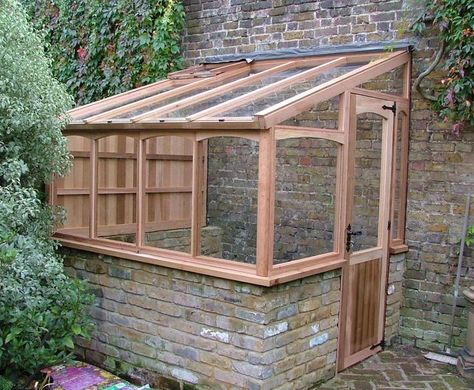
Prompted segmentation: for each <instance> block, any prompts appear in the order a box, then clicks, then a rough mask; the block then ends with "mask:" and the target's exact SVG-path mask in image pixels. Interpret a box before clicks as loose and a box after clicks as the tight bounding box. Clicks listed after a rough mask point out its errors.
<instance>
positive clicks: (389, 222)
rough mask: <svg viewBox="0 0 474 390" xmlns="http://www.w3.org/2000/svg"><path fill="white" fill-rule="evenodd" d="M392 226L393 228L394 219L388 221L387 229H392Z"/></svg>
mask: <svg viewBox="0 0 474 390" xmlns="http://www.w3.org/2000/svg"><path fill="white" fill-rule="evenodd" d="M391 228H392V221H388V224H387V230H390V229H391Z"/></svg>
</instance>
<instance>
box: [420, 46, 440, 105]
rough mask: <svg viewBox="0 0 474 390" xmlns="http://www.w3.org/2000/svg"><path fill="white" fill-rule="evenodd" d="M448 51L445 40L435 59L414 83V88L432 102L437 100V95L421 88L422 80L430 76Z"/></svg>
mask: <svg viewBox="0 0 474 390" xmlns="http://www.w3.org/2000/svg"><path fill="white" fill-rule="evenodd" d="M445 51H446V45H445V43H444V41H441V44H440V46H439V49H438V52H437V53H436V57H435V59H434V61H433V62H432V63H431V65H430V66H428V68H426V70H425V71H423V72H421V73H420V74H419V75H418V77H417V78H416V80H415V82H414V83H413V88H414V89H415V90H416V91H418V92H419V93H420V95H421V96H422V97H423V98H424V99H426V100H429V101H431V102H435V101H436V100H437V99H436V96H434V95H431V94H429V93H428V92H427V91H426V90H424V89H423V88H421V82H422V81H423V80H424V79H425V77H426V76H428V75H429V74H430V73H431V72H432V71H433V70H434V69H435V68H436V66H438V64H439V63H440V61H441V59H442V58H443V55H444V53H445Z"/></svg>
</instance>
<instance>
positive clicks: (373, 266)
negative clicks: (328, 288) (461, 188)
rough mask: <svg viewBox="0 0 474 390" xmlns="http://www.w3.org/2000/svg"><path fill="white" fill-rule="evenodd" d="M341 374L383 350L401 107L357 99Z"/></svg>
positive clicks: (353, 113) (352, 121) (352, 137)
mask: <svg viewBox="0 0 474 390" xmlns="http://www.w3.org/2000/svg"><path fill="white" fill-rule="evenodd" d="M351 105H352V107H351V118H350V126H349V127H350V133H349V147H348V149H347V151H348V172H347V177H346V179H347V189H348V196H347V202H346V203H347V204H346V208H347V209H346V212H347V223H348V225H347V227H346V245H345V255H346V258H347V259H348V263H347V265H346V266H345V267H344V269H343V287H342V294H343V295H342V308H341V317H340V321H341V322H340V328H339V332H340V334H339V336H340V338H339V343H340V344H339V357H338V369H339V370H343V369H345V368H347V367H349V366H351V365H353V364H355V363H358V362H360V361H361V360H363V359H365V358H367V357H369V356H371V355H373V354H375V353H377V352H378V351H380V350H381V348H382V345H383V332H384V319H385V296H386V294H385V291H386V285H387V270H388V244H389V236H390V235H389V231H390V193H391V191H390V187H391V172H392V154H393V151H392V145H393V133H394V118H395V111H396V104H395V103H394V102H393V101H386V100H381V99H375V98H371V97H366V96H362V95H352V97H351Z"/></svg>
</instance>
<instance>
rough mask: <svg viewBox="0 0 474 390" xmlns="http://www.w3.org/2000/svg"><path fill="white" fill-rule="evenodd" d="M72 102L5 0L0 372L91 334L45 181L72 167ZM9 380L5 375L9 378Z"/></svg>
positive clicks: (0, 53)
mask: <svg viewBox="0 0 474 390" xmlns="http://www.w3.org/2000/svg"><path fill="white" fill-rule="evenodd" d="M71 104H72V99H71V98H70V97H69V96H68V94H67V93H66V91H65V88H64V87H63V86H62V85H61V84H60V83H59V82H58V81H56V80H55V79H54V77H53V76H52V73H51V71H50V69H49V61H48V60H47V59H46V57H45V55H44V52H43V46H42V42H41V40H40V39H39V37H38V36H37V35H36V34H35V33H34V31H33V29H32V27H31V26H29V24H28V21H27V16H26V14H25V13H24V11H23V10H22V9H21V8H20V7H19V6H18V4H17V3H16V1H15V0H2V1H1V2H0V373H2V375H3V376H4V379H12V380H13V382H14V383H15V386H18V383H19V380H18V379H17V377H18V376H21V375H23V374H34V373H35V372H36V371H37V370H38V369H39V368H41V367H43V366H46V365H50V364H53V363H56V362H58V361H60V360H62V359H64V358H66V357H67V356H68V354H69V353H70V352H71V351H72V348H73V347H74V344H73V341H72V338H73V337H74V336H75V335H82V336H87V335H88V333H89V331H90V329H91V321H90V319H89V317H88V316H87V314H86V311H87V308H86V306H85V305H89V304H90V303H91V302H92V300H93V297H92V296H91V295H90V294H89V293H87V292H86V286H85V285H84V283H83V282H79V281H76V280H73V279H70V278H69V277H67V276H66V275H65V273H64V270H63V265H62V262H61V259H60V258H58V257H57V255H56V253H55V250H56V244H55V242H54V241H52V240H50V238H49V236H50V233H51V229H52V225H53V219H54V218H53V215H54V214H53V213H52V210H50V209H49V208H48V207H47V206H46V205H45V204H44V203H42V202H41V200H40V199H41V197H42V195H41V192H40V188H41V185H42V182H43V181H45V180H48V179H49V178H50V177H51V176H52V175H53V174H63V173H65V172H66V170H67V169H68V166H69V155H68V153H67V148H66V142H65V139H64V138H63V137H62V135H61V127H62V126H63V125H64V124H65V117H64V112H65V110H67V109H68V107H70V106H71ZM5 383H6V382H5Z"/></svg>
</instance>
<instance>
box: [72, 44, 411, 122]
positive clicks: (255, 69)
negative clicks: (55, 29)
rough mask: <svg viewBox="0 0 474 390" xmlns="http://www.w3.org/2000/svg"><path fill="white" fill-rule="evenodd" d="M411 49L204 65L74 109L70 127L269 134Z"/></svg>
mask: <svg viewBox="0 0 474 390" xmlns="http://www.w3.org/2000/svg"><path fill="white" fill-rule="evenodd" d="M407 56H408V53H407V51H406V50H402V51H397V52H392V53H386V52H379V53H374V52H370V53H354V54H347V53H346V54H341V55H324V56H312V57H311V56H310V57H298V58H285V59H272V60H259V61H252V62H247V61H237V62H232V63H223V64H204V65H198V66H193V67H191V68H188V69H185V70H182V71H179V72H174V73H171V74H169V75H168V77H167V79H165V80H160V81H158V82H156V83H153V84H150V85H148V86H144V87H141V88H137V89H134V90H131V91H128V92H125V93H122V94H119V95H116V96H113V97H110V98H107V99H104V100H101V101H98V102H95V103H91V104H88V105H85V106H82V107H78V108H76V109H73V110H71V111H69V114H70V116H71V118H72V122H71V124H70V125H69V127H70V128H71V127H72V128H81V129H83V128H88V126H94V128H97V127H100V128H103V127H123V128H127V129H133V128H144V127H146V126H147V125H149V126H150V127H154V126H158V125H159V126H160V127H167V128H173V127H176V128H205V127H206V123H207V124H212V126H213V127H214V128H215V127H222V128H226V127H227V126H228V125H229V123H232V124H233V125H234V126H240V127H241V128H249V129H252V128H254V129H256V128H265V127H269V126H271V125H273V124H275V123H279V122H281V121H282V120H285V119H287V118H289V117H291V116H292V115H295V112H297V111H298V110H299V111H302V110H304V109H305V107H309V106H310V105H314V104H315V103H317V102H318V101H323V100H328V99H330V98H332V97H334V96H337V95H338V94H340V93H342V92H344V91H345V90H349V89H351V88H354V87H356V86H358V85H360V84H362V83H363V82H366V81H368V80H370V79H372V78H375V77H377V76H379V75H381V74H383V73H385V72H388V71H390V70H392V69H394V68H396V67H398V66H400V65H402V64H404V63H406V62H407Z"/></svg>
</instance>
